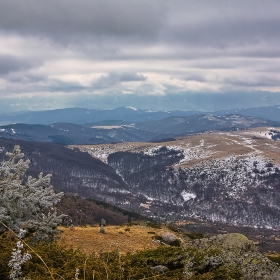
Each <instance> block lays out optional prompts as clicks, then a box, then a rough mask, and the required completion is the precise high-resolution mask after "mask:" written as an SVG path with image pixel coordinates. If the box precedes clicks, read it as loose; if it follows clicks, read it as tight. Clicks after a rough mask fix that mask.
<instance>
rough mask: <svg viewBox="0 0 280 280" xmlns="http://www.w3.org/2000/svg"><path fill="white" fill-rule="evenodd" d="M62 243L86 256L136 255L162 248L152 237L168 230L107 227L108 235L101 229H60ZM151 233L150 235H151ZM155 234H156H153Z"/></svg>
mask: <svg viewBox="0 0 280 280" xmlns="http://www.w3.org/2000/svg"><path fill="white" fill-rule="evenodd" d="M59 229H60V230H61V231H62V234H61V241H60V242H65V243H66V244H69V245H72V246H73V247H74V248H79V249H80V250H81V251H83V252H84V253H86V254H91V253H98V252H102V251H104V252H106V251H112V250H117V249H118V250H119V251H120V253H122V254H126V253H135V252H137V251H140V250H143V249H153V248H157V247H158V246H160V245H159V244H158V243H156V242H154V241H153V240H152V236H153V235H155V234H157V235H161V233H162V232H164V231H166V229H156V228H151V227H147V226H140V225H133V226H130V227H129V226H106V227H105V230H106V233H105V234H102V233H100V232H99V227H98V226H96V227H90V226H87V227H75V230H70V228H66V227H60V228H59ZM149 232H150V233H149ZM151 232H155V234H151Z"/></svg>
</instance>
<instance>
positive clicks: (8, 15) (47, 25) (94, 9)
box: [0, 0, 164, 40]
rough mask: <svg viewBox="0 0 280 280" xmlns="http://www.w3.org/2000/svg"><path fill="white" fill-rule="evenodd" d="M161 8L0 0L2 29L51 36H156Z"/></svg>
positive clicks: (114, 2) (118, 0) (113, 1)
mask: <svg viewBox="0 0 280 280" xmlns="http://www.w3.org/2000/svg"><path fill="white" fill-rule="evenodd" d="M163 20H164V8H163V6H162V5H161V4H160V2H158V1H156V2H153V1H146V0H142V1H137V0H136V1H135V0H132V1H122V0H106V1H103V0H95V1H90V0H81V1H75V0H60V1H56V0H49V1H36V0H26V1H24V2H23V1H17V0H2V1H1V9H0V26H1V28H2V29H3V30H7V31H12V32H18V33H24V34H35V35H37V36H49V37H54V38H55V39H56V40H64V39H69V38H74V39H75V38H77V37H80V36H97V37H98V36H102V35H103V36H113V37H115V36H140V37H151V36H156V35H157V33H158V31H159V29H160V27H161V25H162V23H163Z"/></svg>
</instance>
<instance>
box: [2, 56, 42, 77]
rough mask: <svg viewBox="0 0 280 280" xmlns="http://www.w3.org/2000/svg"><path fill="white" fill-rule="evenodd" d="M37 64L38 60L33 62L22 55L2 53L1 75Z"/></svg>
mask: <svg viewBox="0 0 280 280" xmlns="http://www.w3.org/2000/svg"><path fill="white" fill-rule="evenodd" d="M37 64H38V62H37V63H36V62H32V61H30V60H28V59H25V58H22V57H16V56H11V55H3V54H0V75H5V74H9V73H11V72H17V71H20V70H25V69H29V68H32V67H34V66H36V65H37Z"/></svg>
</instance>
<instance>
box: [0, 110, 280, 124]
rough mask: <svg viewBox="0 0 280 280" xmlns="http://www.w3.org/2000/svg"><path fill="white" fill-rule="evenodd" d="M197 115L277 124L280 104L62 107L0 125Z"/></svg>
mask: <svg viewBox="0 0 280 280" xmlns="http://www.w3.org/2000/svg"><path fill="white" fill-rule="evenodd" d="M201 114H212V115H215V116H217V115H229V114H239V115H244V116H252V117H258V118H264V119H269V120H273V121H280V105H275V106H266V107H257V108H248V109H236V110H231V111H217V112H201V111H153V110H141V109H138V108H135V107H120V108H116V109H113V110H97V109H84V108H65V109H57V110H48V111H24V112H14V113H8V114H0V125H7V124H14V123H23V124H47V125H49V124H53V123H58V122H67V123H73V124H87V123H89V124H91V123H96V122H102V121H106V122H107V125H108V123H111V124H113V123H114V122H115V123H116V121H118V123H121V124H123V123H122V122H128V123H138V122H144V121H152V120H161V119H165V118H168V117H171V116H173V117H183V116H190V115H201ZM108 121H109V122H108ZM93 125H94V124H93Z"/></svg>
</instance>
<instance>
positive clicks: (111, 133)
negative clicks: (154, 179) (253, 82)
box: [0, 114, 280, 145]
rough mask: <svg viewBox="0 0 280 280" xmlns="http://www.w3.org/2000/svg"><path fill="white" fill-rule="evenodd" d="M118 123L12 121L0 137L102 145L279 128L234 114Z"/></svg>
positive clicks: (264, 121)
mask: <svg viewBox="0 0 280 280" xmlns="http://www.w3.org/2000/svg"><path fill="white" fill-rule="evenodd" d="M119 123H120V122H116V121H107V122H105V121H103V122H100V123H93V124H94V126H91V125H92V124H91V125H89V124H86V125H78V124H72V123H55V124H51V125H43V124H11V125H4V126H0V137H5V138H11V139H21V140H27V141H35V142H54V143H61V144H66V145H71V144H104V143H117V142H143V141H144V142H145V141H165V140H172V139H173V140H174V139H175V138H177V137H181V136H186V135H190V134H197V133H202V132H205V131H213V130H214V131H215V130H219V131H232V130H240V129H247V128H252V127H258V126H274V127H280V122H276V121H271V120H266V119H261V118H256V117H245V116H242V115H237V114H235V115H222V116H221V115H220V116H214V115H205V114H203V115H191V116H176V117H175V116H172V117H168V118H165V119H161V120H152V121H145V122H138V123H132V124H129V125H127V124H124V125H118V124H119ZM96 124H97V125H96ZM108 124H114V125H113V126H110V125H109V126H108Z"/></svg>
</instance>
